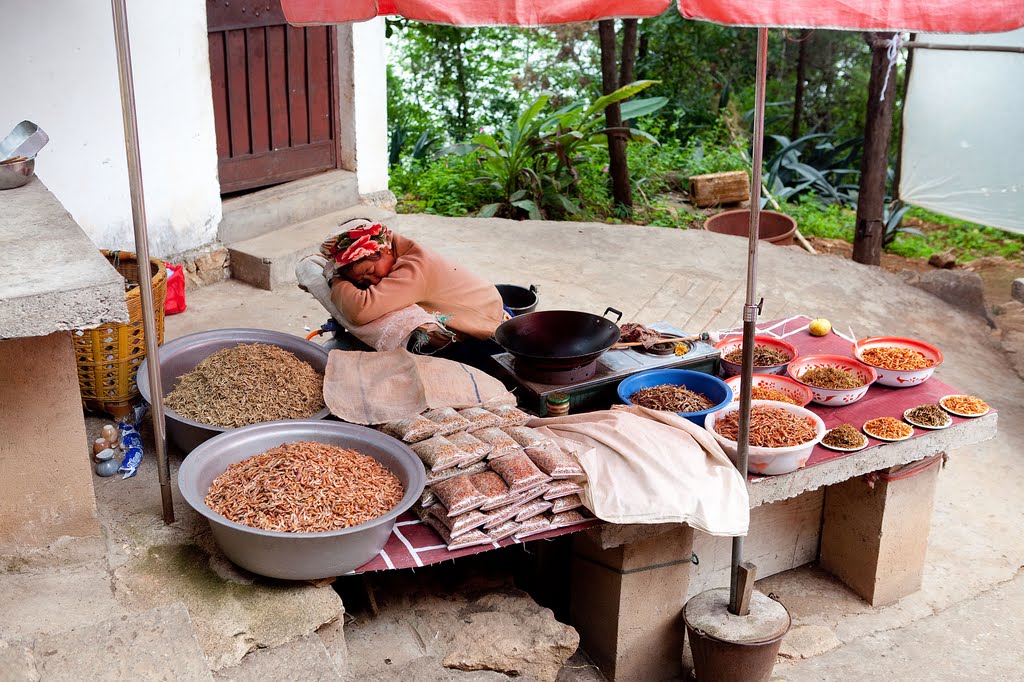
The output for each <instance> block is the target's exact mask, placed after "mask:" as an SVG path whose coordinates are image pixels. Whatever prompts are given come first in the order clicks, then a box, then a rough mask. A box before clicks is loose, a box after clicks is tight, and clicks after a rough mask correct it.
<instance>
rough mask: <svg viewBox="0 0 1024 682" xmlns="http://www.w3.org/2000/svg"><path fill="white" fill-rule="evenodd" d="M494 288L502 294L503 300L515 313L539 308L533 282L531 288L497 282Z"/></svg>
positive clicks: (528, 311)
mask: <svg viewBox="0 0 1024 682" xmlns="http://www.w3.org/2000/svg"><path fill="white" fill-rule="evenodd" d="M494 288H495V289H497V290H498V293H499V294H501V302H502V303H503V304H504V305H505V307H506V308H508V309H509V310H511V311H512V314H513V315H525V314H526V313H532V312H533V311H534V310H535V309H536V308H537V286H536V285H535V284H531V285H530V288H529V289H527V288H525V287H521V286H517V285H515V284H495V285H494Z"/></svg>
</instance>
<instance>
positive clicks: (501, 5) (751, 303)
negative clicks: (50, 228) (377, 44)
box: [111, 0, 1024, 613]
mask: <svg viewBox="0 0 1024 682" xmlns="http://www.w3.org/2000/svg"><path fill="white" fill-rule="evenodd" d="M670 3H671V0H628V1H627V0H282V3H281V4H282V7H283V9H284V14H285V17H286V18H287V19H288V21H289V22H290V23H292V24H336V23H343V22H350V21H366V20H368V19H373V18H374V17H377V16H382V15H390V14H399V15H401V16H404V17H406V18H408V19H414V20H418V21H425V22H433V23H443V24H453V25H463V26H468V25H492V26H493V25H518V26H538V25H542V24H562V23H572V22H580V21H595V20H599V19H611V18H616V17H651V16H656V15H659V14H661V13H662V12H664V11H665V10H667V9H668V8H669V5H670ZM111 4H112V8H113V13H114V18H115V22H114V23H115V37H116V39H117V55H118V71H119V76H120V83H121V102H122V110H123V112H124V123H125V141H126V148H127V155H128V176H129V184H130V189H131V196H132V214H133V221H134V226H135V239H136V251H137V253H138V257H139V260H140V261H141V262H146V261H147V260H148V259H149V253H148V251H149V249H148V245H147V243H146V241H147V240H146V220H145V204H144V201H143V192H142V175H141V167H140V166H141V164H140V159H139V153H138V139H137V138H138V135H137V131H136V123H135V102H134V88H133V85H132V81H131V57H130V48H129V43H128V30H127V19H126V12H125V0H111ZM678 7H679V12H680V14H682V15H683V16H684V17H686V18H689V19H699V20H705V21H713V22H717V23H721V24H730V25H735V26H752V27H759V30H758V43H757V79H756V83H755V87H756V95H755V108H754V112H755V116H754V138H753V141H752V142H753V154H752V157H753V159H752V161H753V164H752V165H753V169H752V176H753V177H752V178H751V185H750V186H751V193H750V197H751V201H750V209H751V210H750V232H749V249H748V261H747V291H746V303H745V304H744V306H743V372H742V376H743V377H744V379H743V383H742V389H741V391H740V425H739V438H738V440H739V453H738V456H737V460H738V461H737V462H736V466H737V468H738V469H739V470H740V472H743V473H745V472H746V469H747V440H748V436H749V419H750V380H751V375H752V370H753V349H754V342H753V338H754V325H755V322H756V319H757V315H758V313H759V312H760V306H759V304H757V303H755V301H756V300H757V297H756V291H757V290H756V282H757V244H758V221H759V213H760V201H759V198H760V188H761V157H762V147H763V142H764V86H765V75H766V72H767V55H768V31H767V28H766V27H769V26H771V27H801V28H834V29H850V30H865V31H878V30H902V31H908V30H909V31H922V32H931V33H943V32H946V33H954V32H955V33H981V32H998V31H1010V30H1013V29H1016V28H1020V27H1022V26H1024V3H1022V2H1021V1H1020V0H981V1H977V0H976V1H975V2H964V1H963V0H860V1H859V2H858V1H857V0H757V1H754V0H679V4H678ZM142 304H143V324H144V329H145V333H146V353H147V356H148V358H149V362H148V363H147V364H148V368H149V374H150V383H151V386H152V391H153V397H154V401H153V405H152V407H153V424H154V432H155V434H156V448H157V459H158V463H159V467H158V470H159V474H160V486H161V493H162V497H163V509H164V519H165V520H166V521H168V522H170V521H173V518H174V514H173V510H172V509H171V498H170V473H169V468H168V463H167V458H166V453H165V446H166V444H165V436H164V418H163V404H162V395H163V394H162V388H161V383H160V363H159V356H158V354H157V347H156V324H155V321H154V320H155V318H154V314H153V301H152V295H147V287H143V297H142ZM742 553H743V538H742V537H739V538H734V541H733V584H732V589H731V592H732V598H731V604H732V606H731V607H730V610H732V611H733V612H734V613H736V612H737V611H736V608H735V606H736V604H737V589H736V576H737V574H738V570H737V569H738V566H739V563H740V561H741V559H742Z"/></svg>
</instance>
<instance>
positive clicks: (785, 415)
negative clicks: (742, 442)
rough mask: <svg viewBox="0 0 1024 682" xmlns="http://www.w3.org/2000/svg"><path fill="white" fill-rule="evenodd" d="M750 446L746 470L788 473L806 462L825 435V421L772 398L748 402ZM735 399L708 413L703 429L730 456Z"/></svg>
mask: <svg viewBox="0 0 1024 682" xmlns="http://www.w3.org/2000/svg"><path fill="white" fill-rule="evenodd" d="M750 405H751V407H750V412H751V415H750V438H749V442H750V446H749V447H748V449H747V471H749V472H750V473H752V474H764V475H777V474H788V473H790V472H791V471H796V470H797V469H800V468H802V467H804V466H806V464H807V460H808V459H810V457H811V451H812V450H814V446H815V445H817V444H818V443H819V442H820V441H821V439H822V438H824V437H825V433H826V429H825V422H823V421H822V420H821V417H819V416H818V415H816V414H814V413H813V412H811V411H810V410H808V409H807V408H805V407H798V406H796V405H791V404H790V403H783V402H777V401H774V400H752V401H751V402H750ZM739 409H740V404H739V403H738V402H735V403H732V404H731V405H729V406H727V407H726V408H725V409H723V410H721V411H719V412H716V413H715V414H711V415H708V418H707V421H706V422H705V424H704V428H705V429H707V430H708V431H709V432H710V433H711V435H712V436H713V437H714V439H715V440H716V441H718V443H719V445H721V446H722V449H723V450H725V452H726V453H727V454H728V455H729V456H730V457H735V455H736V450H737V443H736V437H737V434H738V432H739V430H738V426H739V424H738V422H739Z"/></svg>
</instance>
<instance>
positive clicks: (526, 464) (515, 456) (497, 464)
mask: <svg viewBox="0 0 1024 682" xmlns="http://www.w3.org/2000/svg"><path fill="white" fill-rule="evenodd" d="M490 465H491V468H492V469H494V471H495V472H497V474H498V475H499V476H501V478H502V479H503V480H504V481H505V483H507V484H508V489H509V490H510V491H512V492H514V493H518V492H522V491H524V490H529V489H530V488H533V487H535V486H538V485H540V484H541V483H547V482H548V481H550V480H551V477H550V476H548V475H547V474H545V473H544V472H543V471H541V470H540V469H538V468H537V465H536V464H534V463H533V462H532V461H530V458H529V457H527V456H526V453H525V452H522V451H519V452H515V453H512V454H511V455H505V456H504V457H501V458H500V459H492V460H491V461H490Z"/></svg>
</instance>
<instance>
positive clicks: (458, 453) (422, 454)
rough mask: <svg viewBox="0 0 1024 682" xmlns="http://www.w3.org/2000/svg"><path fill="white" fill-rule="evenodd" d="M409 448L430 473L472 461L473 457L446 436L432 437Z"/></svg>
mask: <svg viewBox="0 0 1024 682" xmlns="http://www.w3.org/2000/svg"><path fill="white" fill-rule="evenodd" d="M409 447H411V448H412V450H413V452H415V453H416V454H417V455H418V456H419V458H420V459H421V460H423V463H424V464H425V465H426V467H427V469H429V470H430V471H444V470H445V469H451V468H452V467H457V466H459V464H462V463H463V462H465V461H466V460H469V459H472V455H470V454H469V453H468V452H463V451H462V450H460V449H459V447H458V446H457V445H455V444H454V443H452V442H451V441H450V440H448V439H447V438H445V437H444V436H431V437H430V438H428V439H426V440H424V441H420V442H419V443H413V444H412V445H410V446H409Z"/></svg>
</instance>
